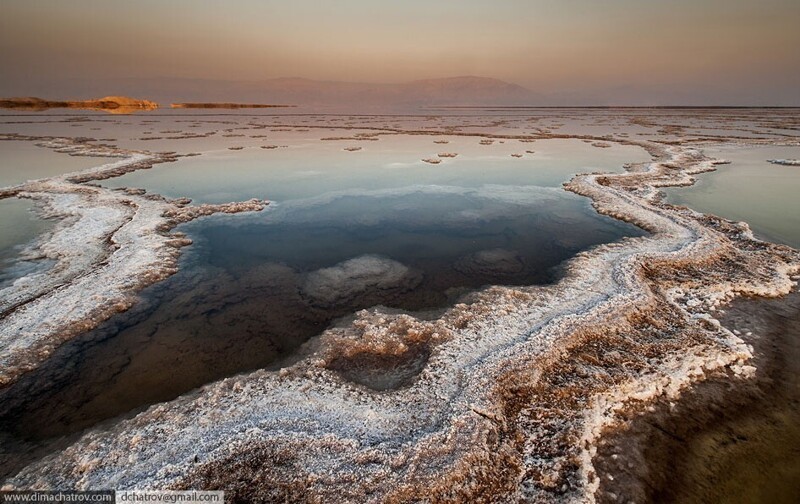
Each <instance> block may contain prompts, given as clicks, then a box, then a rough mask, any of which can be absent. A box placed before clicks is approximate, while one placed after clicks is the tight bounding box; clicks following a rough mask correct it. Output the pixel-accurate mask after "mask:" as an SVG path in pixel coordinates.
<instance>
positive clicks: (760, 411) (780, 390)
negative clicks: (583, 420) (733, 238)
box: [594, 290, 800, 503]
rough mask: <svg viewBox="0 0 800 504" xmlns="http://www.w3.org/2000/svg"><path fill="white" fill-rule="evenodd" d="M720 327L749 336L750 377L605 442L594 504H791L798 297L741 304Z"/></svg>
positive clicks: (711, 387) (693, 393) (797, 405)
mask: <svg viewBox="0 0 800 504" xmlns="http://www.w3.org/2000/svg"><path fill="white" fill-rule="evenodd" d="M720 321H721V322H722V324H723V325H724V326H726V327H729V328H730V329H731V330H734V329H735V330H737V331H739V332H745V331H746V332H748V333H749V332H752V335H750V336H747V335H745V336H743V338H744V339H745V341H746V342H747V343H748V344H750V345H752V346H753V348H754V358H753V365H755V366H756V368H757V371H756V373H755V375H754V376H753V377H752V378H750V379H740V378H735V377H732V376H731V375H730V374H726V373H720V374H717V375H713V376H711V377H709V378H708V379H707V380H705V381H703V382H701V383H698V384H696V385H694V386H693V387H692V388H691V389H689V390H688V391H686V392H684V394H683V395H682V396H681V397H680V398H679V399H678V400H677V401H675V402H674V403H673V402H669V401H664V400H662V401H658V402H656V403H655V404H653V405H652V406H651V407H650V408H649V409H648V412H646V413H644V414H642V415H638V416H634V417H632V418H631V419H629V421H628V422H626V423H625V424H624V425H623V426H621V427H619V428H618V429H616V430H614V431H613V432H610V433H608V434H607V435H605V436H604V437H605V439H604V442H603V443H602V445H601V447H600V449H599V450H598V455H597V456H596V457H595V459H594V464H595V466H596V467H597V468H598V472H599V473H600V474H601V475H602V476H601V481H602V483H601V485H600V488H599V491H598V493H597V497H598V502H619V501H625V502H628V501H634V502H653V501H655V502H712V501H713V502H753V503H755V502H776V503H782V502H786V503H789V502H795V501H796V499H797V496H798V495H800V459H798V450H800V292H798V291H796V290H795V291H793V292H792V293H791V294H789V295H787V296H785V297H782V298H779V299H760V298H751V299H746V298H745V299H738V300H736V301H734V302H733V303H731V305H730V306H729V307H728V308H727V309H726V313H725V314H724V315H723V316H722V317H721V318H720ZM609 476H611V478H613V479H611V478H609ZM734 496H735V497H734Z"/></svg>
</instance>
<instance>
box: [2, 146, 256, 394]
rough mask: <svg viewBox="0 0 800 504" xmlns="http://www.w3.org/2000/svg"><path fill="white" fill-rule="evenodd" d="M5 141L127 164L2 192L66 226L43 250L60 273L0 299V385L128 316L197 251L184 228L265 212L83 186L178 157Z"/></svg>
mask: <svg viewBox="0 0 800 504" xmlns="http://www.w3.org/2000/svg"><path fill="white" fill-rule="evenodd" d="M0 139H11V140H18V139H23V140H24V139H28V140H39V141H40V142H41V145H42V146H44V147H49V148H51V149H55V150H57V151H59V152H65V153H69V154H73V155H86V156H102V157H116V158H120V160H119V161H116V162H112V163H109V164H105V165H102V166H99V167H96V168H91V169H88V170H84V171H80V172H75V173H68V174H65V175H60V176H56V177H50V178H45V179H40V180H32V181H28V182H26V183H24V184H19V185H16V186H12V187H6V188H3V189H0V198H2V197H19V198H28V199H32V200H34V201H36V202H37V204H38V205H39V207H40V211H41V213H42V214H43V215H44V216H46V217H49V218H58V219H60V220H59V223H58V224H57V225H56V226H55V228H54V229H53V230H52V231H51V232H49V233H48V234H46V235H45V236H44V237H42V238H41V240H40V241H39V243H38V245H37V246H36V247H35V252H36V253H38V254H39V255H40V257H42V258H47V259H50V260H52V261H54V262H55V264H54V266H53V267H52V268H50V269H48V270H47V271H43V272H39V273H36V274H34V275H29V276H26V277H22V278H19V279H17V280H16V281H15V282H14V283H13V284H11V285H9V286H8V287H6V288H4V289H2V290H0V317H1V318H0V386H2V385H7V384H9V383H11V382H12V381H14V380H15V379H16V378H17V377H18V376H19V375H20V374H22V373H24V372H25V371H28V370H30V369H33V368H34V367H36V366H37V365H38V364H39V363H40V362H42V361H43V360H45V359H46V358H47V357H48V356H49V355H50V354H51V353H52V351H53V350H54V348H55V347H56V346H58V345H59V344H60V343H61V342H63V341H65V340H67V339H70V338H72V337H73V336H75V335H77V334H80V333H82V332H85V331H87V330H89V329H91V328H93V327H95V326H97V325H98V324H99V323H100V322H102V321H104V320H106V319H108V318H109V317H110V316H111V315H113V314H114V313H117V312H120V311H124V310H127V309H128V308H129V307H130V306H131V304H132V303H133V302H134V296H135V294H136V293H137V292H138V291H139V290H141V289H142V288H144V287H145V286H147V285H150V284H152V283H154V282H157V281H159V280H161V279H163V278H166V277H167V276H169V275H171V274H173V273H174V272H175V271H176V268H177V260H178V256H179V254H180V248H181V247H183V246H186V245H188V244H190V243H191V240H189V239H188V238H186V237H185V235H183V234H182V233H179V232H172V231H171V229H172V228H174V227H175V226H176V225H178V224H179V223H182V222H188V221H190V220H192V219H195V218H197V217H201V216H204V215H210V214H213V213H218V212H225V213H236V212H242V211H252V210H261V209H262V208H264V206H265V205H266V203H265V202H263V201H258V200H252V201H248V202H243V203H230V204H225V205H201V206H189V205H188V203H189V201H188V200H186V199H178V200H167V199H165V198H163V197H161V196H158V195H148V194H145V192H144V191H142V190H121V191H119V190H113V189H108V188H105V187H100V186H97V185H91V186H90V185H86V184H84V182H88V181H92V180H100V179H105V178H110V177H113V176H117V175H121V174H124V173H127V172H130V171H134V170H138V169H145V168H150V167H151V166H153V165H154V164H156V163H164V162H169V161H174V160H176V159H177V157H176V156H175V155H174V154H171V153H166V154H150V153H143V152H133V151H125V150H122V149H116V148H112V147H106V146H96V145H93V144H92V143H90V142H88V141H83V140H71V139H65V138H38V139H37V138H30V137H21V136H17V135H3V136H2V137H0Z"/></svg>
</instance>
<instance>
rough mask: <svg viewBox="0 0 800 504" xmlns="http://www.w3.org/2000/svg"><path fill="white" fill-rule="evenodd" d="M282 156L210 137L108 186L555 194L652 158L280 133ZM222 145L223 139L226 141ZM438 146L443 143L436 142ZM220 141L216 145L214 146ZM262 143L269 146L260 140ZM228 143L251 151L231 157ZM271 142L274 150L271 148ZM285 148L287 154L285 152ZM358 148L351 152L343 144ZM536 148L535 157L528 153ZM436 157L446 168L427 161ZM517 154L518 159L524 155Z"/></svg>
mask: <svg viewBox="0 0 800 504" xmlns="http://www.w3.org/2000/svg"><path fill="white" fill-rule="evenodd" d="M281 134H282V136H281V137H279V138H278V139H273V140H269V141H268V142H272V141H275V142H276V144H279V147H278V148H276V149H261V148H260V147H259V146H258V145H252V143H253V142H254V141H253V140H249V141H248V140H238V141H237V140H236V139H233V140H229V141H228V142H223V143H218V142H217V141H218V140H220V139H215V140H214V141H211V140H207V144H208V145H207V147H216V149H214V150H210V151H205V152H204V153H203V154H202V155H201V156H196V157H190V158H184V159H181V160H180V161H178V162H176V163H170V164H165V165H160V166H156V167H154V168H153V169H151V170H143V171H138V172H133V173H130V174H127V175H124V176H122V177H118V178H115V179H110V180H107V181H104V182H103V184H104V185H106V186H108V187H140V188H145V189H147V190H149V191H152V192H156V193H158V194H163V195H165V196H170V197H180V196H187V197H189V198H192V199H193V200H194V201H195V202H196V203H224V202H228V201H234V200H241V199H248V198H252V197H258V198H267V199H269V200H271V201H278V202H282V201H286V200H291V199H297V198H308V197H312V196H317V195H320V194H324V193H328V192H337V191H344V190H352V189H363V190H378V189H390V188H398V187H404V186H407V185H411V184H414V185H422V184H431V185H458V186H460V187H479V186H481V185H483V184H507V185H516V184H522V185H538V186H547V187H558V186H560V185H561V184H562V183H563V182H564V181H566V180H568V179H569V177H570V175H572V174H574V173H578V172H586V171H595V170H601V171H619V170H620V169H621V167H622V165H623V164H624V163H626V162H631V161H646V160H648V159H649V156H648V155H647V153H645V152H644V151H643V150H642V149H640V148H638V147H630V146H614V147H612V148H608V149H598V148H597V147H592V146H591V145H589V144H587V143H584V142H581V141H579V140H540V141H537V142H533V143H522V142H519V141H516V140H505V141H503V143H500V141H495V143H493V144H492V145H480V144H479V137H453V136H447V135H442V136H434V137H432V136H402V135H401V136H398V135H393V136H388V137H382V138H381V139H380V140H377V141H360V142H358V141H320V140H319V138H320V137H323V138H324V137H326V136H338V135H348V136H350V135H352V134H353V133H352V132H349V131H344V132H343V131H338V132H333V133H331V132H326V133H320V132H315V134H314V136H313V137H308V135H309V134H308V133H303V132H301V133H295V134H290V133H288V132H281ZM223 140H225V139H223ZM434 140H447V141H448V142H449V143H447V144H435V143H433V142H434ZM215 143H216V145H215ZM260 143H264V142H260ZM225 145H245V146H246V147H245V149H244V150H240V151H231V150H228V149H227V147H225ZM270 145H273V144H271V143H270ZM280 145H285V147H280ZM351 146H355V147H360V148H361V150H360V151H355V152H348V151H345V150H344V148H345V147H351ZM526 150H529V151H533V152H534V153H533V154H529V153H526ZM439 153H457V154H458V156H457V157H455V158H441V159H442V161H441V163H440V164H437V165H431V164H428V163H425V162H423V161H422V159H427V158H437V155H438V154H439ZM511 154H522V156H523V157H522V158H515V157H512V156H511Z"/></svg>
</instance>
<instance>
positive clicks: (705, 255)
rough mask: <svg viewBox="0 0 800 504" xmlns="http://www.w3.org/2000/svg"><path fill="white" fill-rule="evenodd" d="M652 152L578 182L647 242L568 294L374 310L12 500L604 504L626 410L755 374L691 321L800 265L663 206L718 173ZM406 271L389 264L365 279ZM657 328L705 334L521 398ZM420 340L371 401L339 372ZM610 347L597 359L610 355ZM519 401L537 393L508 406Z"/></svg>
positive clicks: (578, 263)
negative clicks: (411, 357)
mask: <svg viewBox="0 0 800 504" xmlns="http://www.w3.org/2000/svg"><path fill="white" fill-rule="evenodd" d="M603 141H611V140H610V139H608V138H606V137H604V138H603ZM641 145H642V146H644V147H646V148H648V149H650V150H651V152H653V153H654V154H656V155H657V156H658V157H659V161H656V162H653V163H650V164H648V165H646V166H632V167H631V170H630V172H628V173H625V174H620V175H602V174H590V175H579V176H576V177H575V178H574V179H573V180H572V181H570V182H569V183H568V184H567V188H568V189H569V190H571V191H573V192H576V193H578V194H582V195H585V196H588V197H589V198H591V200H592V201H593V205H594V206H595V208H596V209H597V210H598V211H599V212H600V213H603V214H606V215H610V216H613V217H617V218H620V219H623V220H626V221H629V222H633V223H636V224H638V225H640V226H642V227H643V228H645V229H647V230H649V231H651V232H652V233H653V235H652V236H649V237H643V238H635V239H625V240H623V241H621V242H619V243H614V244H609V245H603V246H599V247H596V248H594V249H592V250H591V251H589V252H586V253H582V254H579V255H578V256H577V257H575V258H574V259H573V260H571V261H570V262H569V263H568V265H567V268H566V270H567V273H566V277H565V278H564V279H563V280H562V281H561V282H559V283H558V284H557V285H552V286H543V287H542V286H540V287H536V286H533V287H524V288H505V287H493V288H490V289H487V290H485V291H483V292H481V293H479V294H477V295H476V296H475V298H474V302H473V303H472V304H470V305H464V304H459V305H456V306H454V307H452V308H451V309H449V310H447V311H446V312H445V313H444V315H442V317H441V318H439V319H437V320H432V321H423V320H418V319H414V318H413V317H410V316H408V315H398V314H386V313H381V312H380V311H379V310H370V311H367V310H364V311H362V312H359V313H358V314H357V318H356V320H355V321H354V322H353V324H352V325H351V326H350V327H346V328H334V329H330V330H328V331H327V332H326V333H324V334H323V335H322V336H321V337H320V338H319V339H318V340H316V341H314V342H312V344H311V346H312V349H313V350H314V352H313V353H312V354H311V355H310V356H309V357H307V358H305V359H304V360H302V361H301V362H298V363H297V364H295V365H293V366H291V367H290V368H286V369H284V370H281V371H280V372H266V371H257V372H254V373H251V374H249V375H244V376H237V377H232V378H229V379H226V380H223V381H220V382H218V383H214V384H209V385H207V386H205V387H203V388H202V389H201V390H200V391H199V392H197V393H195V394H192V395H189V396H185V397H182V398H179V399H177V400H175V401H172V402H170V403H165V404H160V405H155V406H153V407H151V408H150V409H148V410H147V411H146V412H144V413H141V414H139V415H138V416H137V417H135V418H133V419H130V420H126V421H122V422H120V423H119V424H117V425H115V426H113V427H110V428H108V430H105V431H99V430H98V431H92V432H89V433H87V434H85V435H84V436H83V437H82V438H81V439H80V440H79V441H77V442H76V443H74V444H73V445H72V446H70V447H68V448H67V449H65V450H64V451H63V452H61V453H57V454H54V455H52V456H49V457H47V458H45V459H43V460H41V461H39V462H36V463H34V464H32V465H30V466H29V467H27V468H25V469H24V470H23V471H22V472H21V473H20V474H18V475H17V476H15V477H14V478H12V479H11V480H10V481H9V482H8V484H7V485H6V488H19V487H28V486H35V487H38V488H67V487H69V488H108V487H113V488H118V489H125V488H164V487H167V486H187V487H189V488H194V487H197V485H202V484H210V485H217V484H219V485H225V484H226V483H227V482H229V480H226V479H225V478H230V482H234V483H235V482H236V481H252V480H253V478H258V485H260V486H259V487H258V488H259V490H260V491H261V492H262V495H274V496H275V497H276V500H281V498H284V499H285V498H288V497H287V495H290V494H289V493H281V492H282V491H284V490H285V491H286V492H290V491H292V489H294V491H297V489H298V488H301V489H302V492H303V495H304V496H305V497H306V498H309V499H312V498H313V499H318V500H320V501H337V502H383V501H392V500H397V501H413V500H415V499H416V500H420V499H423V498H431V499H432V498H434V497H436V496H439V497H441V498H442V499H446V498H449V499H451V500H452V499H458V498H463V499H468V498H469V496H474V493H475V492H481V491H484V490H487V489H488V490H487V491H492V492H493V493H494V496H495V497H496V499H497V500H498V501H504V502H514V501H545V502H562V501H564V500H569V501H579V502H587V501H588V502H591V501H593V500H594V491H595V489H596V488H597V485H598V479H597V477H596V475H595V474H594V470H593V468H592V455H593V453H594V451H595V446H596V442H597V440H598V438H599V437H600V436H602V434H603V432H604V430H605V429H607V428H609V427H611V426H614V425H616V424H617V423H618V422H619V421H620V418H619V417H618V415H617V413H618V412H619V411H621V410H623V409H625V408H628V407H636V404H640V403H644V404H646V403H647V401H651V400H653V399H654V398H656V397H660V396H668V397H675V396H677V394H678V393H679V392H680V391H681V390H682V389H683V388H685V387H686V386H688V385H689V384H690V383H692V382H693V381H697V380H701V379H703V377H704V376H705V374H706V373H708V372H709V371H711V370H714V369H720V368H726V367H727V368H730V369H733V370H735V371H739V372H740V373H742V374H747V373H748V372H751V371H752V370H749V369H748V367H747V365H746V364H745V362H746V361H747V359H749V358H750V357H751V353H750V349H749V348H748V347H747V346H746V345H744V344H743V342H742V341H741V340H740V339H739V338H738V337H736V336H735V335H734V334H733V333H731V332H729V331H727V330H726V329H724V328H722V327H720V326H719V325H718V324H714V322H715V320H714V319H713V318H712V317H710V316H708V315H707V314H704V313H702V312H698V311H697V310H700V309H702V308H703V307H706V306H716V305H718V304H720V303H724V302H726V301H727V300H730V299H731V298H732V297H733V296H734V295H736V294H757V295H768V296H776V295H779V294H783V293H786V292H788V291H789V290H790V289H791V288H792V285H793V282H792V280H791V278H790V276H792V275H796V274H797V273H798V271H800V257H799V256H798V253H797V252H796V251H793V250H791V249H788V248H787V247H780V246H772V245H768V244H764V243H761V242H757V241H754V240H752V234H751V233H750V232H749V230H748V229H747V228H744V227H737V226H736V225H735V224H732V223H725V222H723V221H718V220H713V219H712V218H707V217H705V216H702V215H699V214H697V213H696V212H692V211H689V210H682V209H679V208H678V209H673V208H670V207H668V206H665V205H661V204H659V203H658V187H664V186H669V185H680V184H691V183H692V182H693V178H692V174H696V173H700V172H703V171H709V170H713V169H714V164H715V162H714V161H713V160H709V159H706V158H704V157H703V156H702V155H701V154H700V153H699V152H697V151H695V150H693V149H688V148H683V147H678V146H669V147H664V146H663V145H662V144H656V143H642V144H641ZM739 244H745V245H747V246H746V247H741V248H740V247H739V246H738V245H739ZM726 259H730V260H726ZM693 264H701V265H702V267H703V271H704V275H706V276H704V277H701V278H693V279H692V281H691V282H683V281H681V280H680V278H681V276H680V274H681V273H682V272H681V268H683V267H686V266H689V267H691V266H692V265H693ZM351 269H352V265H348V266H344V265H340V266H339V269H338V270H336V271H333V272H329V273H324V274H321V278H326V279H333V282H331V284H330V285H331V286H333V285H337V279H341V278H353V277H354V275H353V274H352V273H349V272H348V271H349V270H351ZM356 269H357V270H358V268H356ZM396 269H397V266H396V265H388V264H381V263H380V261H378V263H377V264H376V265H375V267H374V268H366V270H369V271H379V272H380V271H394V270H396ZM673 272H677V273H678V274H676V275H674V276H673ZM355 276H357V275H355ZM377 276H378V277H380V276H381V275H380V274H378V275H377ZM367 277H368V278H373V277H374V276H370V275H367ZM370 281H374V278H373V280H370ZM323 283H324V282H323ZM326 288H327V287H326ZM690 301H691V302H690ZM696 301H699V304H698V303H697V302H696ZM643 317H644V319H645V320H646V317H653V318H654V319H655V320H659V321H663V322H664V323H665V325H666V326H668V327H671V328H673V329H672V331H674V332H673V333H671V337H670V338H668V339H680V338H681V337H682V335H684V334H685V333H687V332H691V333H692V334H694V335H695V339H693V340H691V339H690V340H688V341H690V342H691V344H689V343H686V344H685V345H682V346H680V347H679V348H673V349H670V347H669V346H668V345H667V344H666V343H664V345H667V346H664V347H663V348H662V347H659V346H658V345H659V344H660V343H653V345H654V348H653V349H652V351H651V353H652V354H653V355H655V357H652V358H650V359H645V358H644V356H643V355H639V356H636V358H637V359H639V360H638V367H637V368H632V369H627V368H624V367H623V368H614V367H608V366H611V364H608V365H607V367H605V368H601V369H602V371H603V372H606V373H610V372H614V373H617V376H619V377H620V379H619V380H617V381H613V380H612V381H610V382H608V381H604V380H603V379H602V376H603V375H602V374H599V375H598V376H599V378H597V379H595V380H588V381H583V382H580V383H582V384H583V385H584V387H578V390H577V391H574V392H572V393H576V394H581V393H585V396H578V399H581V400H576V401H574V402H570V401H566V402H563V403H562V402H556V401H555V399H552V401H553V402H542V400H537V399H536V397H537V396H535V395H533V396H525V395H524V394H530V392H526V390H528V388H531V387H537V386H541V387H543V388H542V390H541V393H542V394H545V395H544V396H543V398H546V397H548V396H547V395H546V394H547V392H548V391H549V390H550V388H549V387H555V386H556V385H551V384H550V382H549V381H547V380H548V378H549V376H548V374H547V373H548V372H551V373H552V372H558V370H559V369H560V368H558V367H556V368H553V367H551V366H558V365H563V366H565V367H564V370H565V372H566V371H568V370H569V369H571V367H570V366H571V365H572V363H573V360H574V359H576V357H575V356H572V355H570V353H569V348H571V347H573V346H575V345H579V344H591V343H592V342H594V341H595V340H594V338H599V339H597V340H596V342H597V344H598V345H600V344H602V341H603V339H602V337H604V336H605V337H609V338H611V337H620V336H619V335H617V336H615V334H616V333H615V332H614V329H615V328H617V327H618V328H619V331H620V333H621V335H622V336H623V337H625V338H628V339H630V340H633V341H635V342H636V344H638V345H648V344H649V343H648V342H647V341H648V338H646V337H642V338H639V337H638V334H637V332H636V331H640V330H645V329H647V328H650V327H652V326H649V325H647V324H645V325H644V326H643V327H645V329H637V327H638V326H637V325H636V321H637V320H639V319H640V318H643ZM659 317H660V318H659ZM593 331H601V332H600V333H599V334H597V335H595V333H594V332H593ZM624 342H625V340H624V339H623V340H622V341H621V342H620V344H622V343H624ZM415 345H416V346H419V345H425V346H427V347H428V348H429V349H430V352H431V354H430V357H429V359H428V362H427V364H426V366H425V367H424V369H422V371H421V372H420V374H419V376H418V378H417V379H416V381H414V382H413V383H412V384H411V385H410V386H409V387H407V388H402V389H398V390H395V391H392V392H388V393H387V392H381V393H376V392H371V391H369V390H367V389H365V388H364V387H362V386H359V385H357V384H355V383H352V382H349V381H347V380H345V379H343V378H342V377H341V376H340V375H339V374H338V373H336V372H335V371H333V370H331V369H329V368H328V367H327V365H328V363H329V362H332V361H333V360H336V359H347V358H351V357H353V356H357V355H375V356H400V355H403V354H404V352H406V351H408V349H409V348H411V347H413V346H415ZM658 349H661V351H660V352H656V351H655V350H658ZM616 351H617V349H616V347H613V346H612V347H610V348H609V347H603V348H601V349H600V352H601V355H600V358H603V359H610V358H611V356H612V353H613V352H616ZM590 357H591V356H590ZM592 358H593V359H597V358H594V357H592ZM588 362H591V360H589V361H588ZM609 362H612V363H613V362H614V361H613V360H612V361H609ZM576 365H578V364H576ZM581 366H582V369H589V370H590V371H591V368H586V366H585V365H579V366H578V367H579V368H581ZM563 379H564V380H572V379H575V380H577V377H576V376H573V375H570V374H564V375H563ZM556 391H558V390H557V389H556ZM553 397H558V396H557V394H555V395H554V396H553ZM515 398H518V399H519V400H522V398H527V399H526V402H525V403H524V404H522V405H521V407H520V408H514V407H513V401H514V400H515ZM569 439H572V440H573V441H572V442H569V443H567V442H566V440H569ZM240 461H241V463H240ZM575 464H577V465H578V470H577V472H575V470H574V469H573V467H575ZM248 471H252V472H248ZM206 477H208V478H210V479H204V478H206ZM215 478H216V479H215ZM204 482H205V483H204ZM479 482H480V485H483V486H477V487H476V486H475V485H477V484H478V483H479ZM231 484H232V483H231ZM269 492H273V493H272V494H270V493H269ZM276 492H277V493H276Z"/></svg>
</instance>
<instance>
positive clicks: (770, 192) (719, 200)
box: [665, 147, 800, 248]
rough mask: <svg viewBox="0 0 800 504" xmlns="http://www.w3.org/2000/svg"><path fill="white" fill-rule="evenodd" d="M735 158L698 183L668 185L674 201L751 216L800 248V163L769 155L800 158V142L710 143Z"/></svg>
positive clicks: (760, 227) (757, 228) (762, 232)
mask: <svg viewBox="0 0 800 504" xmlns="http://www.w3.org/2000/svg"><path fill="white" fill-rule="evenodd" d="M707 152H708V154H709V155H711V156H714V157H719V158H723V159H727V160H729V161H731V164H729V165H721V166H719V167H718V169H717V171H716V172H712V173H705V174H702V175H700V176H699V177H698V181H697V183H696V184H695V185H694V186H692V187H686V188H675V189H667V190H666V191H665V192H666V193H667V195H668V201H670V202H672V203H676V204H680V205H686V206H688V207H690V208H693V209H695V210H698V211H700V212H704V213H711V214H715V215H719V216H721V217H725V218H727V219H731V220H735V221H745V222H747V223H748V224H750V227H751V228H752V229H753V231H754V232H755V233H756V235H757V236H760V237H761V238H763V239H765V240H768V241H774V242H777V243H784V244H786V245H790V246H792V247H795V248H800V167H798V166H782V165H775V164H771V163H768V162H767V159H787V158H788V159H800V147H754V148H736V149H734V148H726V149H717V150H711V149H709V150H708V151H707Z"/></svg>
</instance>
